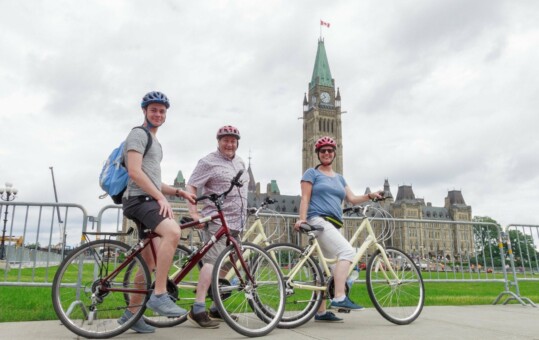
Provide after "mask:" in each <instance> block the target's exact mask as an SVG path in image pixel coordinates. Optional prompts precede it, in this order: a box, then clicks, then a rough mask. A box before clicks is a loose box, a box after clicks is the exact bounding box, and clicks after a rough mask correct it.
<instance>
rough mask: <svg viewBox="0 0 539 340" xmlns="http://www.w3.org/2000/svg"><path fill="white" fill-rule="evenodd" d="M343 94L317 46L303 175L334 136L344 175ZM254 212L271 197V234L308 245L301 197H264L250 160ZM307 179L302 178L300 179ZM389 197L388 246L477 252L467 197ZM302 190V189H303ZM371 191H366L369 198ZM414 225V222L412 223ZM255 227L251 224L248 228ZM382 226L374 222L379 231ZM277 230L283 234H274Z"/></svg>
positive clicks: (178, 181)
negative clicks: (321, 143)
mask: <svg viewBox="0 0 539 340" xmlns="http://www.w3.org/2000/svg"><path fill="white" fill-rule="evenodd" d="M341 114H342V112H341V92H340V89H339V88H338V87H336V86H335V80H334V79H333V78H332V76H331V71H330V67H329V63H328V58H327V54H326V49H325V45H324V40H323V39H322V38H320V39H319V40H318V48H317V51H316V57H315V61H314V69H313V73H312V76H311V79H310V82H309V85H308V89H307V92H305V94H304V96H303V116H302V119H303V134H302V138H303V139H302V156H303V157H302V169H303V171H302V173H303V172H304V171H305V170H306V169H308V168H310V167H314V166H316V165H317V164H318V159H317V158H316V154H315V153H314V151H313V145H314V143H315V141H316V140H317V139H318V138H320V137H322V136H326V135H327V136H331V137H332V138H334V139H335V141H336V142H337V146H338V150H339V151H340V152H337V154H336V155H337V158H336V160H335V162H334V163H333V167H334V170H335V171H336V172H338V173H341V174H342V173H343V161H344V160H343V152H342V150H343V149H344V145H343V144H344V142H345V141H343V139H342V122H341ZM248 173H249V178H250V182H249V184H248V185H249V197H248V204H249V207H258V206H260V204H261V203H262V202H263V201H264V199H265V198H266V197H271V198H272V199H274V200H276V203H274V204H273V206H272V207H271V208H272V209H273V210H274V211H276V212H277V213H279V214H280V215H282V217H281V218H276V219H274V220H273V221H272V222H270V223H268V224H266V228H269V229H273V230H270V231H268V232H267V233H268V234H272V235H278V238H279V240H278V241H280V242H294V243H297V244H301V243H303V242H304V241H305V240H304V239H303V238H302V237H301V236H299V235H298V234H297V233H295V232H294V231H293V228H292V226H293V225H294V222H295V220H296V219H297V215H298V212H299V204H300V199H301V196H300V195H281V193H280V190H279V187H278V184H277V181H276V180H272V181H271V182H270V183H268V184H267V185H266V188H265V192H262V190H261V186H260V183H258V182H256V180H255V177H254V174H253V170H252V168H251V164H250V159H249V167H248ZM301 175H302V174H297V176H298V178H299V177H300V176H301ZM185 183H186V180H185V178H184V176H183V173H182V171H179V172H178V175H177V177H176V178H175V180H174V186H177V187H181V188H185ZM383 188H384V194H385V197H386V198H387V199H386V200H385V201H383V202H382V203H380V204H381V205H382V207H383V208H384V209H385V210H386V211H388V212H389V213H390V214H391V215H392V216H393V218H394V219H395V222H394V223H395V230H394V232H393V234H392V237H391V239H389V240H388V241H386V242H388V243H389V244H390V245H394V246H397V247H399V248H401V249H403V250H404V251H405V252H407V253H409V254H411V255H412V256H413V257H415V258H446V259H448V260H453V259H457V258H458V257H459V256H463V254H470V255H471V252H473V249H474V245H473V231H472V226H471V225H470V224H459V223H458V221H466V222H469V221H471V220H472V209H471V206H469V205H466V202H465V201H464V197H463V195H462V192H461V191H459V190H452V191H448V193H447V197H446V198H445V202H444V205H443V206H433V205H432V204H431V203H430V202H425V200H424V199H423V198H416V195H415V193H414V190H413V188H412V186H411V185H399V186H398V189H397V195H396V196H394V195H393V193H392V192H391V189H390V185H389V180H388V179H385V180H384V184H383ZM298 189H299V186H298ZM369 192H370V189H369V188H366V189H365V193H369ZM169 199H170V201H171V202H172V203H173V206H174V207H176V208H186V204H185V202H184V201H183V200H182V199H179V198H176V197H169ZM408 220H409V221H408ZM250 223H252V221H251V220H248V221H247V225H246V228H247V227H248V225H249V224H250ZM380 223H381V222H376V221H375V222H373V225H374V226H375V228H376V226H377V225H379V224H380ZM357 224H358V222H357V221H353V220H346V221H345V227H344V228H343V229H344V230H343V233H344V234H345V236H346V237H348V238H349V237H350V236H351V235H352V234H353V233H354V231H355V228H356V227H357ZM275 229H278V230H275Z"/></svg>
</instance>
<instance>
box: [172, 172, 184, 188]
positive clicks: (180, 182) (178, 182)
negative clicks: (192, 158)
mask: <svg viewBox="0 0 539 340" xmlns="http://www.w3.org/2000/svg"><path fill="white" fill-rule="evenodd" d="M174 186H175V187H180V188H182V189H185V178H184V177H183V173H182V171H181V170H179V171H178V174H177V175H176V178H175V179H174Z"/></svg>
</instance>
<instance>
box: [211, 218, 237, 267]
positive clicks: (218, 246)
mask: <svg viewBox="0 0 539 340" xmlns="http://www.w3.org/2000/svg"><path fill="white" fill-rule="evenodd" d="M219 228H221V225H219V224H216V223H212V222H209V223H207V224H206V227H205V228H204V241H207V240H209V239H210V238H211V237H212V236H213V235H214V234H215V233H216V232H217V230H219ZM230 234H231V235H232V237H234V239H235V240H236V241H238V242H240V240H241V238H240V232H239V230H232V229H231V230H230ZM225 248H226V238H225V237H221V239H220V240H219V241H217V242H215V244H214V245H213V246H212V247H211V248H210V250H208V252H207V253H206V255H204V257H203V258H202V262H204V263H209V264H211V265H214V264H215V262H216V261H217V258H218V257H219V255H221V253H222V252H223V250H225Z"/></svg>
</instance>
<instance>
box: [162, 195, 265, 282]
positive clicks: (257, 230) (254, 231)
mask: <svg viewBox="0 0 539 340" xmlns="http://www.w3.org/2000/svg"><path fill="white" fill-rule="evenodd" d="M268 204H271V202H264V203H263V204H262V206H261V207H260V208H258V209H257V210H256V211H255V213H254V216H255V221H254V222H253V223H252V224H251V226H250V227H249V229H247V231H246V232H245V233H244V234H243V237H242V239H241V241H242V242H247V241H248V240H249V238H250V237H251V236H252V235H256V236H255V238H254V239H253V240H252V241H250V242H251V243H254V244H257V245H260V246H261V247H263V248H264V247H267V246H269V245H270V244H271V243H270V242H269V241H268V237H267V235H266V232H265V231H264V225H263V224H262V221H261V219H260V217H259V216H258V214H259V212H260V211H261V210H262V209H264V208H265V207H266V206H267V205H268ZM203 220H204V219H201V220H199V221H195V222H190V223H188V224H185V228H188V227H189V226H191V224H195V225H196V224H197V223H204V222H207V220H204V221H203ZM181 228H182V229H185V228H184V227H183V226H181ZM216 235H217V234H216ZM234 241H235V239H234ZM203 247H204V246H202V247H201V248H200V249H202V248H203ZM248 254H249V252H248V251H247V252H246V253H245V255H248ZM203 256H204V255H202V257H203ZM272 258H273V259H274V260H276V259H275V258H274V256H272ZM199 260H200V259H199ZM236 265H238V264H236ZM180 271H181V269H180V270H178V271H176V272H175V273H174V274H172V275H171V277H176V275H178V274H179V272H180ZM232 276H234V272H233V271H232V269H231V270H230V271H228V273H227V274H226V275H225V277H224V278H225V279H227V280H228V281H230V279H231V278H232ZM182 279H183V277H182V278H181V279H180V281H181V280H182ZM174 281H175V280H174ZM175 283H176V281H175ZM177 286H178V288H188V287H196V282H189V283H186V282H183V283H179V282H178V283H177Z"/></svg>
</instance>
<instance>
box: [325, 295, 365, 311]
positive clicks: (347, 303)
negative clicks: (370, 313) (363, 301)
mask: <svg viewBox="0 0 539 340" xmlns="http://www.w3.org/2000/svg"><path fill="white" fill-rule="evenodd" d="M330 306H331V308H336V309H348V310H363V309H365V307H363V306H360V305H356V304H355V303H353V302H352V300H350V299H349V298H348V296H347V297H345V298H344V300H343V301H339V302H336V301H331V305H330Z"/></svg>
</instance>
